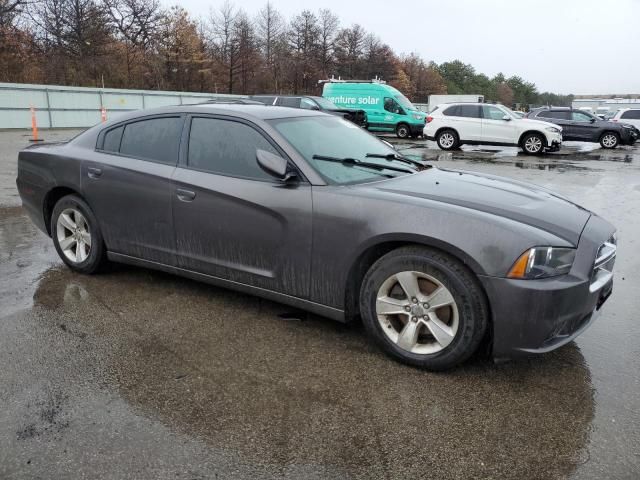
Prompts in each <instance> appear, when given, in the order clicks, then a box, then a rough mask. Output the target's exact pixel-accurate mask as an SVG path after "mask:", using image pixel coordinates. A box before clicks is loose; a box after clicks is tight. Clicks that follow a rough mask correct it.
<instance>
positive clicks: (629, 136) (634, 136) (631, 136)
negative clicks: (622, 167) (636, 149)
mask: <svg viewBox="0 0 640 480" xmlns="http://www.w3.org/2000/svg"><path fill="white" fill-rule="evenodd" d="M637 140H638V130H637V129H636V128H623V129H622V133H621V135H620V143H621V144H622V145H633V144H634V143H636V141H637Z"/></svg>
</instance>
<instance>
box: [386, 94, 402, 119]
mask: <svg viewBox="0 0 640 480" xmlns="http://www.w3.org/2000/svg"><path fill="white" fill-rule="evenodd" d="M384 109H385V110H386V111H387V112H391V113H395V114H397V115H405V113H404V110H403V109H402V107H401V106H400V104H399V103H398V102H396V101H395V100H394V99H393V98H390V97H385V99H384Z"/></svg>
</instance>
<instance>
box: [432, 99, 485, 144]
mask: <svg viewBox="0 0 640 480" xmlns="http://www.w3.org/2000/svg"><path fill="white" fill-rule="evenodd" d="M440 108H444V110H443V111H442V115H443V125H446V126H449V127H451V128H453V129H455V130H456V132H458V135H459V137H460V140H461V141H463V142H464V141H468V142H477V141H480V140H481V139H482V118H481V114H480V105H451V106H448V107H447V106H446V105H441V107H440Z"/></svg>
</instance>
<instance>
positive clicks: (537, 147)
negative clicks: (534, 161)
mask: <svg viewBox="0 0 640 480" xmlns="http://www.w3.org/2000/svg"><path fill="white" fill-rule="evenodd" d="M545 143H546V141H545V138H544V137H543V136H542V135H540V134H539V133H529V134H527V135H526V136H525V137H524V138H523V139H522V150H524V152H525V153H528V154H529V155H539V154H541V153H542V152H543V151H544V146H545Z"/></svg>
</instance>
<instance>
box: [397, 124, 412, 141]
mask: <svg viewBox="0 0 640 480" xmlns="http://www.w3.org/2000/svg"><path fill="white" fill-rule="evenodd" d="M396 135H397V136H398V138H409V136H410V135H411V129H410V128H409V125H407V124H406V123H401V124H400V125H398V126H397V127H396Z"/></svg>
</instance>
